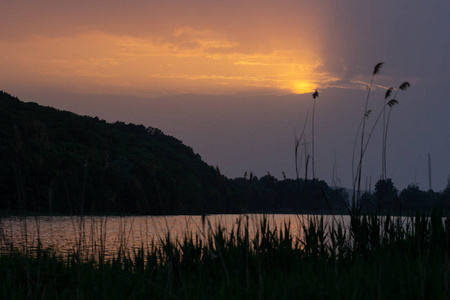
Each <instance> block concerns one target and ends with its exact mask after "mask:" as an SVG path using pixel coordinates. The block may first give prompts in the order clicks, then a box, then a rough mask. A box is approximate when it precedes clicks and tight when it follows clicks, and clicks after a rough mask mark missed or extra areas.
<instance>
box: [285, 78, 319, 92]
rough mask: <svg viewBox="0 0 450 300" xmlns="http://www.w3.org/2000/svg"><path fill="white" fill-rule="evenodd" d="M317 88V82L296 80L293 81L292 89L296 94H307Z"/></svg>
mask: <svg viewBox="0 0 450 300" xmlns="http://www.w3.org/2000/svg"><path fill="white" fill-rule="evenodd" d="M316 88H317V85H316V84H313V83H310V82H308V81H295V82H293V83H292V88H291V91H292V92H293V93H294V94H307V93H312V92H314V90H315V89H316Z"/></svg>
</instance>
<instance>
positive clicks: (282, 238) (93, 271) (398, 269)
mask: <svg viewBox="0 0 450 300" xmlns="http://www.w3.org/2000/svg"><path fill="white" fill-rule="evenodd" d="M403 220H404V219H403ZM205 223H206V224H205V226H208V221H207V219H206V220H205ZM171 240H172V239H171V238H170V237H169V236H167V238H166V239H165V240H161V241H159V242H160V243H155V244H154V246H153V247H151V248H150V250H147V251H146V252H145V253H144V251H142V250H141V251H140V250H136V251H130V250H127V249H125V248H123V249H121V250H120V251H118V252H117V254H116V256H115V257H114V258H113V259H106V258H105V257H104V255H103V253H102V251H101V249H100V250H99V251H98V253H96V254H95V255H93V256H91V257H84V256H83V251H82V248H83V247H82V245H80V247H79V248H77V249H74V250H73V254H72V255H69V256H67V257H61V256H58V254H56V253H54V252H53V251H52V250H51V249H42V248H41V247H39V245H28V247H27V248H23V249H10V248H5V249H3V254H2V255H1V257H0V297H1V298H2V299H24V298H27V297H29V298H33V299H37V298H42V299H59V298H63V299H109V298H111V299H298V298H304V299H448V298H449V297H450V292H449V286H450V278H449V273H450V218H449V217H448V216H444V215H443V214H442V213H441V212H437V211H436V212H434V213H432V214H430V215H428V216H425V215H419V214H418V215H416V216H415V217H414V218H410V219H409V220H408V221H402V219H400V218H390V217H387V218H383V219H381V218H379V217H377V216H375V215H372V216H369V215H360V214H359V213H355V212H352V217H351V222H350V227H349V228H348V230H347V229H346V228H344V227H343V225H342V224H339V222H333V223H331V224H324V222H323V219H320V218H315V219H310V220H309V221H308V222H307V223H305V224H303V236H302V237H293V235H292V234H291V231H290V225H289V224H285V225H284V226H283V227H282V228H276V227H274V226H271V225H269V222H268V220H267V219H263V220H262V221H261V222H260V224H259V228H258V234H257V235H256V236H255V238H253V239H250V238H249V224H248V223H247V220H246V218H245V217H243V218H242V219H241V221H240V222H238V223H237V224H236V226H235V227H234V228H233V229H232V230H231V232H225V230H224V229H223V228H222V227H217V228H214V229H213V230H211V231H210V234H209V236H208V238H207V240H206V242H203V241H202V239H200V238H199V237H196V236H193V235H192V234H191V235H187V236H185V237H184V238H182V239H178V241H176V242H173V240H172V241H171ZM2 245H3V246H7V241H4V240H3V241H2Z"/></svg>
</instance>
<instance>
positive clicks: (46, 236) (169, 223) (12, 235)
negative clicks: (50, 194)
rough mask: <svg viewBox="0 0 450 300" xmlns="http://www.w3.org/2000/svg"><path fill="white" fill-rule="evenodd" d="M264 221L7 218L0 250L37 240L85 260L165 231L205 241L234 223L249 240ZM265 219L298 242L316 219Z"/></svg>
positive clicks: (151, 240) (256, 217)
mask: <svg viewBox="0 0 450 300" xmlns="http://www.w3.org/2000/svg"><path fill="white" fill-rule="evenodd" d="M263 217H264V216H263V215H261V214H249V215H210V216H207V217H206V219H205V220H204V222H202V217H201V216H185V215H183V216H85V217H77V216H51V217H48V216H38V217H7V218H2V219H1V224H0V225H1V232H0V233H1V237H0V248H1V249H2V250H3V251H5V249H10V247H11V246H12V247H16V248H19V249H27V248H29V247H35V246H36V245H37V242H38V241H40V242H41V243H42V246H43V247H45V248H53V249H55V250H56V251H57V252H58V253H61V254H63V255H67V254H72V253H74V252H76V251H80V253H82V254H83V255H86V256H88V257H96V256H97V255H98V254H99V253H102V254H103V255H105V256H106V257H111V256H112V255H114V254H117V253H118V251H119V249H121V250H125V251H130V253H131V252H132V251H134V250H137V249H140V248H141V247H143V248H144V250H145V249H148V248H149V247H151V245H152V244H153V245H156V246H158V245H160V243H161V240H165V239H166V238H167V237H168V234H169V233H170V238H171V239H172V240H175V239H178V240H181V239H182V238H183V237H184V236H185V235H186V234H187V233H192V234H193V235H194V236H195V235H197V236H198V237H199V238H200V239H205V238H206V237H207V235H208V234H209V233H211V230H215V229H216V228H217V226H219V225H220V226H222V227H223V228H224V229H225V232H226V233H229V232H230V231H231V229H232V228H234V229H236V225H237V223H239V222H241V226H242V227H244V226H245V225H246V224H248V228H249V235H250V238H253V237H254V235H255V232H256V231H257V230H258V229H259V226H260V222H261V220H262V218H263ZM266 217H267V220H268V222H269V224H270V225H271V226H273V225H275V226H277V228H278V229H280V228H282V226H283V225H284V224H285V223H290V225H291V227H290V229H291V230H290V232H291V234H292V236H293V237H294V238H298V239H301V238H302V226H303V225H305V226H307V221H308V220H309V219H311V218H317V217H318V216H311V215H310V216H302V215H278V214H276V215H268V216H266ZM323 217H324V222H325V223H326V224H328V225H331V224H332V223H334V222H341V223H342V224H348V216H323ZM271 228H273V227H271ZM242 229H243V228H242Z"/></svg>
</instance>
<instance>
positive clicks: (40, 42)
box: [0, 27, 332, 95]
mask: <svg viewBox="0 0 450 300" xmlns="http://www.w3.org/2000/svg"><path fill="white" fill-rule="evenodd" d="M0 47H1V48H0V49H2V50H0V62H1V63H3V64H6V65H8V66H10V67H11V68H16V69H20V70H23V72H24V74H22V75H23V76H24V77H27V78H28V80H29V81H30V82H34V83H35V84H38V85H41V86H42V85H44V86H45V85H47V86H51V85H52V84H55V83H58V84H63V85H64V86H68V87H71V88H72V89H74V90H78V91H89V92H95V93H123V92H126V93H129V94H141V95H156V94H160V93H197V94H208V93H233V92H243V91H248V92H258V90H260V91H264V92H267V91H272V92H274V93H309V92H311V91H312V90H313V89H315V88H317V87H318V86H320V85H321V83H320V81H323V80H324V79H325V81H326V80H331V78H332V77H331V76H329V75H327V74H325V73H323V72H322V73H318V72H317V71H316V69H317V68H318V67H320V66H321V65H322V61H321V59H320V57H319V55H318V54H316V53H315V52H314V50H313V49H311V50H310V49H303V50H292V49H283V45H279V47H280V49H276V50H267V49H260V51H255V50H254V49H252V50H248V49H246V48H245V45H243V44H242V43H241V42H239V41H238V40H233V39H230V38H226V37H224V36H223V35H221V34H220V33H218V32H214V31H211V30H195V29H193V28H191V27H180V28H178V29H175V30H174V31H173V32H172V34H171V35H168V36H157V35H153V36H148V37H145V38H136V37H130V36H119V35H111V34H106V33H102V32H90V33H85V34H80V35H76V36H71V37H57V38H49V37H44V36H34V37H31V38H28V39H23V40H20V41H8V42H5V41H4V42H1V41H0ZM271 48H274V46H272V47H271ZM275 48H276V47H275ZM18 76H20V74H18Z"/></svg>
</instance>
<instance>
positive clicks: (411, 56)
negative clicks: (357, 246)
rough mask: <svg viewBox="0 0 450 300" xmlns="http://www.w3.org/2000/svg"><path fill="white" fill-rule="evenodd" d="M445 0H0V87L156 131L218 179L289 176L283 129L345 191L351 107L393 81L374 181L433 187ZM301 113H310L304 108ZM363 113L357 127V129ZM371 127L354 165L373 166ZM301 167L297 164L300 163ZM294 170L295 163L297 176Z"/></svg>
mask: <svg viewBox="0 0 450 300" xmlns="http://www.w3.org/2000/svg"><path fill="white" fill-rule="evenodd" d="M449 16H450V2H449V1H448V0H433V1H419V0H409V1H406V0H401V1H388V0H380V1H361V0H343V1H324V0H315V1H303V0H296V1H288V0H279V1H255V0H251V1H212V0H209V1H206V0H198V1H148V0H147V1H144V0H127V1H123V0H121V1H119V0H108V1H104V0H101V1H95V0H90V1H87V0H78V1H75V0H74V1H57V0H41V1H36V0H33V1H31V0H24V1H22V0H13V1H11V0H3V1H1V2H0V90H4V91H6V92H8V93H10V94H12V95H14V96H17V97H19V98H20V99H21V100H23V101H33V102H37V103H39V104H42V105H48V106H52V107H56V108H59V109H64V110H70V111H73V112H75V113H78V114H83V115H89V116H98V117H99V118H103V119H105V120H107V121H109V122H114V121H117V120H120V121H125V122H131V123H139V124H144V125H145V126H152V127H157V128H160V129H161V130H162V131H163V132H165V133H166V134H169V135H173V136H175V137H176V138H178V139H180V140H182V141H183V142H184V143H185V144H187V145H189V146H191V147H192V148H193V149H194V151H195V152H197V153H199V154H200V155H201V156H202V158H203V159H204V160H205V161H206V162H207V163H208V164H211V165H213V166H219V168H220V170H221V171H222V173H224V174H225V175H226V176H228V177H231V178H234V177H242V176H243V175H244V172H245V171H248V172H250V171H252V172H253V173H254V174H255V175H257V176H258V177H261V176H264V175H266V174H267V171H269V172H270V173H271V174H272V175H274V176H276V177H278V178H280V179H281V177H282V175H281V174H282V172H285V173H286V175H287V176H288V177H291V178H293V177H294V176H295V165H294V137H295V134H297V135H300V133H301V131H302V128H303V124H304V122H305V119H306V117H307V114H308V123H307V127H306V131H305V141H306V143H307V144H306V151H307V153H309V154H311V138H312V134H311V119H312V118H311V114H312V104H313V99H312V97H311V94H312V93H313V92H314V90H315V89H317V90H318V91H319V98H317V99H316V101H317V102H316V111H315V127H316V128H315V165H316V175H317V176H318V177H319V178H320V179H324V180H325V181H327V182H328V183H330V184H331V181H332V172H333V166H335V169H336V170H337V176H338V177H339V179H340V181H341V185H342V186H345V187H349V188H350V187H351V177H352V150H353V144H354V141H355V136H356V132H357V130H358V126H359V124H360V122H361V119H362V116H363V114H364V103H365V99H366V94H367V91H366V85H367V84H368V83H369V82H370V75H371V72H372V70H373V67H374V66H375V64H376V63H378V62H385V65H384V66H383V68H382V69H381V72H380V74H379V75H377V76H376V77H375V79H374V84H375V88H374V90H373V93H372V94H371V98H370V102H369V108H370V109H372V110H373V115H372V116H371V117H369V124H372V123H371V122H373V121H374V120H375V118H376V115H377V114H378V112H379V111H380V110H381V108H382V107H383V100H384V93H385V91H386V89H387V88H389V87H391V86H392V87H395V88H397V87H398V86H399V85H400V84H401V83H402V82H404V81H408V82H410V84H411V88H410V89H408V90H407V91H404V92H403V91H401V92H399V93H398V97H397V100H398V101H399V105H398V106H396V107H394V108H393V111H392V117H391V118H392V119H391V123H390V125H389V136H388V145H387V147H388V149H387V156H388V167H387V172H388V177H391V178H392V179H393V181H394V184H395V185H396V186H397V187H398V188H405V187H406V186H407V185H408V184H411V183H416V184H418V185H419V187H420V188H421V189H424V190H426V189H428V162H427V155H428V153H430V154H431V162H432V164H431V165H432V184H433V186H432V187H433V189H434V190H442V189H443V188H445V186H446V185H447V178H448V176H449V175H450V18H449ZM308 112H309V113H308ZM370 127H371V125H369V128H370ZM380 135H381V126H380V127H378V128H376V129H375V131H374V134H373V136H372V140H371V143H370V145H369V148H368V149H369V150H368V151H367V154H366V157H365V163H364V166H363V176H364V178H368V181H370V178H372V179H371V180H372V186H373V184H374V183H375V181H376V180H377V179H378V178H379V177H380V173H381V136H380ZM302 167H304V164H303V166H302ZM303 173H304V171H302V174H303Z"/></svg>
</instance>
